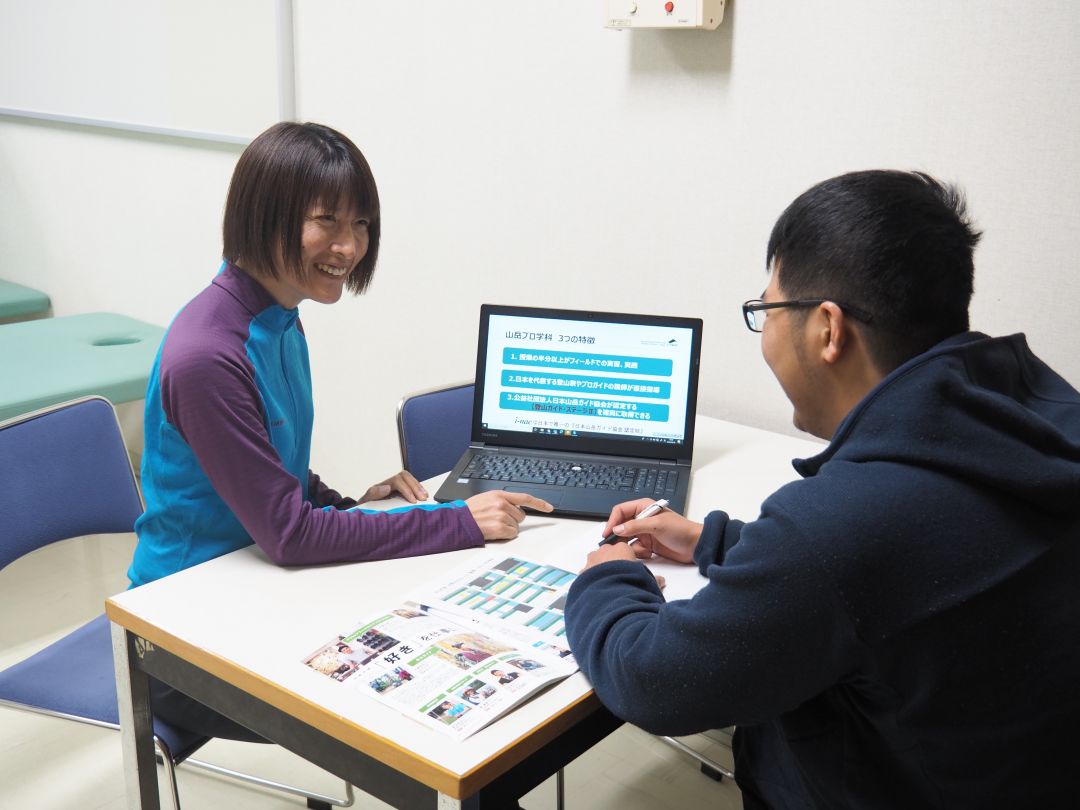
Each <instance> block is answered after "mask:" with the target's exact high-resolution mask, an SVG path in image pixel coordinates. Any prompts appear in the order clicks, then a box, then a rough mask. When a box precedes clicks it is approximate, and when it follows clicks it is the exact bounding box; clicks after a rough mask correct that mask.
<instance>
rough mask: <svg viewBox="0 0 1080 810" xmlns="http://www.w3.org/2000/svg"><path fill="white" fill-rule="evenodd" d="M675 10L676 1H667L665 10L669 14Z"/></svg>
mask: <svg viewBox="0 0 1080 810" xmlns="http://www.w3.org/2000/svg"><path fill="white" fill-rule="evenodd" d="M674 10H675V4H674V3H672V2H670V1H669V2H667V3H664V11H666V12H667V13H668V14H670V13H671V12H673V11H674Z"/></svg>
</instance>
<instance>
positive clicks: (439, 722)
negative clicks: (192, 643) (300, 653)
mask: <svg viewBox="0 0 1080 810" xmlns="http://www.w3.org/2000/svg"><path fill="white" fill-rule="evenodd" d="M575 578H576V575H575V574H573V573H571V572H569V571H565V570H563V569H561V568H556V567H554V566H550V565H543V564H541V563H534V562H530V561H528V560H523V559H521V558H519V557H511V556H504V557H493V558H488V559H484V560H482V561H480V562H476V563H471V564H469V565H468V566H464V567H462V568H461V569H460V570H458V571H457V572H455V573H452V574H451V575H450V576H449V577H448V578H447V579H445V580H442V581H440V582H439V583H435V584H433V585H431V586H429V587H426V588H422V589H420V590H419V591H417V592H416V593H414V594H412V595H411V596H409V597H406V598H404V599H403V600H402V601H401V603H400V604H398V605H395V606H392V607H391V608H390V609H389V610H387V611H386V612H383V613H381V614H379V615H376V616H372V617H369V618H368V619H366V620H365V621H362V622H360V623H359V624H358V625H356V626H354V627H353V628H352V629H350V630H348V632H345V633H341V634H339V635H337V636H335V637H334V638H333V639H332V640H330V641H329V642H327V643H324V644H323V645H322V646H320V647H319V648H318V649H317V650H315V652H313V653H311V654H310V655H308V656H306V657H305V658H304V659H303V663H304V664H306V665H307V666H309V667H311V668H312V669H314V670H315V671H317V672H321V673H322V674H324V675H327V676H329V677H330V678H333V679H334V680H336V681H339V682H341V683H342V684H343V685H347V686H352V687H355V688H359V689H361V690H363V691H365V692H366V693H367V694H368V695H370V696H371V697H373V698H375V699H376V700H379V701H381V702H383V703H386V704H387V705H390V706H393V707H394V708H395V709H397V710H399V711H401V712H403V713H405V714H406V715H408V716H410V717H413V718H414V719H416V720H418V721H419V722H421V723H424V724H426V725H428V726H431V727H434V728H438V729H439V730H441V731H443V732H445V733H448V734H450V735H452V736H454V737H456V738H458V739H464V738H466V737H468V736H469V735H470V734H473V733H474V732H476V731H479V730H480V729H481V728H483V727H484V726H486V725H487V724H488V723H490V722H492V721H493V720H495V719H496V718H498V717H500V716H501V715H503V714H505V713H506V712H508V711H509V710H510V709H512V708H513V707H514V706H516V705H518V704H520V703H522V702H523V701H524V700H526V699H527V698H528V697H529V696H530V695H533V694H535V693H536V692H537V691H539V690H540V689H543V688H544V687H546V686H548V685H549V684H552V683H555V682H556V681H559V680H562V679H563V678H565V677H566V676H568V675H570V674H572V673H574V672H575V671H577V663H576V662H575V661H574V658H573V656H572V655H571V654H570V650H569V648H568V647H567V645H566V639H565V632H566V631H565V624H564V619H563V606H564V605H565V603H566V592H567V590H569V588H570V583H571V582H573V581H574V579H575Z"/></svg>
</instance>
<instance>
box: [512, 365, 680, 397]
mask: <svg viewBox="0 0 1080 810" xmlns="http://www.w3.org/2000/svg"><path fill="white" fill-rule="evenodd" d="M502 384H503V387H504V388H544V389H546V390H549V391H573V392H574V393H576V394H607V395H610V396H616V397H652V398H654V399H670V398H671V383H666V382H654V381H652V380H634V379H627V378H626V377H582V376H580V375H577V374H552V373H550V372H543V371H540V372H534V371H510V370H509V369H503V373H502Z"/></svg>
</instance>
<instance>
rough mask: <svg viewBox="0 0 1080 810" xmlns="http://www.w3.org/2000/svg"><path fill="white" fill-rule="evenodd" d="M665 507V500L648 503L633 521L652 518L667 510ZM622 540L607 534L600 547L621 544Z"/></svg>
mask: <svg viewBox="0 0 1080 810" xmlns="http://www.w3.org/2000/svg"><path fill="white" fill-rule="evenodd" d="M667 505H668V501H667V498H661V499H660V500H658V501H654V502H653V503H650V504H649V505H648V506H646V507H645V508H644V509H642V510H641V511H640V512H638V513H637V516H636V517H635V518H634V520H641V519H642V518H647V517H652V516H653V515H655V514H656V513H657V512H662V511H664V510H665V509H667ZM622 539H623V538H621V537H619V535H617V534H615V532H612V533H611V534H609V535H608V536H607V537H605V538H604V539H603V540H601V541H600V545H601V546H608V545H611V544H612V543H619V542H622Z"/></svg>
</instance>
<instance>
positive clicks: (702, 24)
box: [604, 0, 725, 31]
mask: <svg viewBox="0 0 1080 810" xmlns="http://www.w3.org/2000/svg"><path fill="white" fill-rule="evenodd" d="M604 2H605V4H606V10H605V11H606V16H605V19H606V21H605V27H607V28H705V29H707V30H710V31H711V30H713V29H714V28H716V27H717V26H718V25H720V23H721V22H722V21H723V19H724V2H725V0H604Z"/></svg>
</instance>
